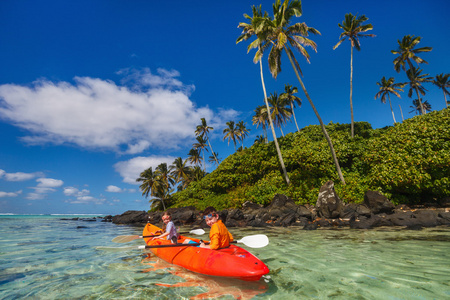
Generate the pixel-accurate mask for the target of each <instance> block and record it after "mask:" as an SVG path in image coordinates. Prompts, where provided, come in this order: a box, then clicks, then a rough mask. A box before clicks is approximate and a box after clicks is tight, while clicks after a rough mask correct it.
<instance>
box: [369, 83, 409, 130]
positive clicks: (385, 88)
mask: <svg viewBox="0 0 450 300" xmlns="http://www.w3.org/2000/svg"><path fill="white" fill-rule="evenodd" d="M394 82H395V79H394V77H390V78H389V79H386V77H384V76H383V78H381V81H380V82H377V84H378V85H379V86H380V91H379V92H378V93H377V94H376V95H375V99H377V98H378V97H380V98H381V102H382V103H386V97H387V98H388V100H389V106H390V107H391V113H392V118H393V119H394V124H395V123H396V122H395V115H394V110H393V109H392V103H391V96H390V94H394V95H395V96H397V97H399V98H401V97H400V94H399V93H398V92H403V90H402V88H403V87H404V86H405V85H406V83H394Z"/></svg>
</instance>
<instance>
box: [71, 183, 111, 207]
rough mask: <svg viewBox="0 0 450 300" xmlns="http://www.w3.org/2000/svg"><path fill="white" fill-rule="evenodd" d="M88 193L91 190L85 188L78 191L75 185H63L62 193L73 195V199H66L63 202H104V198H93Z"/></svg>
mask: <svg viewBox="0 0 450 300" xmlns="http://www.w3.org/2000/svg"><path fill="white" fill-rule="evenodd" d="M90 193H91V192H90V191H89V190H87V189H82V190H81V191H80V190H79V189H77V188H75V187H65V188H64V195H66V196H69V197H74V198H73V199H72V198H71V199H68V200H66V201H65V202H67V203H71V204H104V203H105V202H106V199H105V198H103V197H101V198H95V197H93V196H91V195H90Z"/></svg>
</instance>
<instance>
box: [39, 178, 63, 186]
mask: <svg viewBox="0 0 450 300" xmlns="http://www.w3.org/2000/svg"><path fill="white" fill-rule="evenodd" d="M36 181H37V182H39V183H38V185H37V186H38V187H42V188H54V187H60V186H62V185H63V184H64V181H62V180H59V179H52V178H38V179H36Z"/></svg>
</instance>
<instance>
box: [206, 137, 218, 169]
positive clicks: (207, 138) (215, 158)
mask: <svg viewBox="0 0 450 300" xmlns="http://www.w3.org/2000/svg"><path fill="white" fill-rule="evenodd" d="M205 135H206V140H207V141H208V145H209V149H211V153H212V155H213V156H214V160H215V161H216V163H217V165H219V161H218V160H217V157H216V154H214V151H213V148H212V147H211V143H210V142H209V137H208V135H207V134H205Z"/></svg>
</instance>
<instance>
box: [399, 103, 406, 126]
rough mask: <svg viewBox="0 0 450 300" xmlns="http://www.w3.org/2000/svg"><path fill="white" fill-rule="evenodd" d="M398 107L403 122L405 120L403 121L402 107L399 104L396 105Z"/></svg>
mask: <svg viewBox="0 0 450 300" xmlns="http://www.w3.org/2000/svg"><path fill="white" fill-rule="evenodd" d="M398 107H400V114H401V115H402V122H404V121H405V119H403V110H402V107H401V106H400V104H399V105H398Z"/></svg>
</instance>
